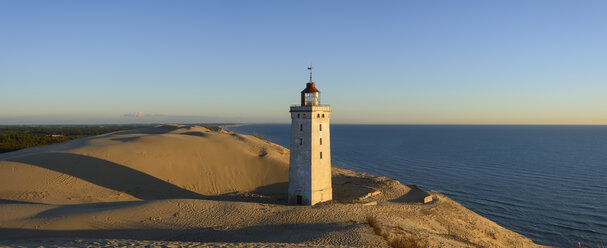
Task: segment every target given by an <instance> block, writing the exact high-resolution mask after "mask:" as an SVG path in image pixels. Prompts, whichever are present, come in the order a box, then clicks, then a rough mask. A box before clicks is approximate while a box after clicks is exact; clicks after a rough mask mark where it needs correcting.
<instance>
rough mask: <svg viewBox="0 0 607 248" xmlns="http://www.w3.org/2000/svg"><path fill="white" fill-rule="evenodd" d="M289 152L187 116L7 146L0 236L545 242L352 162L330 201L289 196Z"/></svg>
mask: <svg viewBox="0 0 607 248" xmlns="http://www.w3.org/2000/svg"><path fill="white" fill-rule="evenodd" d="M288 156H289V153H288V150H287V149H285V148H283V147H281V146H278V145H275V144H272V143H270V142H267V141H264V140H262V139H259V138H256V137H252V136H248V135H240V134H235V133H231V132H225V131H222V130H212V129H209V128H205V127H198V126H180V125H164V126H159V127H155V128H149V129H140V130H132V131H123V132H116V133H111V134H106V135H101V136H96V137H91V138H85V139H79V140H74V141H71V142H67V143H63V144H57V145H52V146H44V147H37V148H31V149H25V150H21V151H17V152H11V153H6V154H2V155H0V213H1V214H0V246H26V247H28V246H38V245H43V246H49V247H60V246H87V245H92V246H98V245H120V246H125V245H139V246H146V245H166V246H168V245H171V246H191V247H195V246H208V247H241V246H257V247H288V246H293V245H304V246H372V247H386V246H399V245H401V246H402V245H403V244H404V245H407V244H409V245H411V244H417V245H420V246H427V247H537V245H536V244H534V243H533V242H532V241H531V240H529V239H528V238H525V237H524V236H522V235H520V234H517V233H515V232H512V231H509V230H507V229H505V228H503V227H500V226H499V225H497V224H495V223H494V222H492V221H490V220H488V219H486V218H483V217H481V216H479V215H477V214H476V213H474V212H472V211H470V210H468V209H466V208H465V207H463V206H461V205H460V204H458V203H456V202H454V201H452V200H451V199H449V198H448V197H446V196H444V195H442V194H438V193H433V192H425V191H423V190H421V189H419V188H418V187H416V186H414V185H411V186H405V185H402V184H401V183H400V182H398V181H396V180H394V179H390V178H386V177H376V176H373V175H368V174H364V173H359V172H355V171H351V170H344V169H339V168H333V169H332V177H333V192H334V197H333V199H334V200H333V201H331V202H327V203H323V204H319V205H315V206H290V205H287V204H286V200H285V198H286V186H287V178H288ZM424 202H426V203H424ZM146 240H148V241H146ZM149 240H151V241H149ZM405 247H406V246H405Z"/></svg>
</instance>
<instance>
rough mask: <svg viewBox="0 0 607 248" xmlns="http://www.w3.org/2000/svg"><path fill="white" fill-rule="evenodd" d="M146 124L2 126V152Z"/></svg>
mask: <svg viewBox="0 0 607 248" xmlns="http://www.w3.org/2000/svg"><path fill="white" fill-rule="evenodd" d="M145 126H149V125H110V126H4V127H2V126H0V153H4V152H10V151H16V150H19V149H24V148H28V147H34V146H41V145H50V144H56V143H61V142H65V141H69V140H73V139H78V138H83V137H88V136H94V135H100V134H104V133H111V132H115V131H121V130H128V129H134V128H141V127H145Z"/></svg>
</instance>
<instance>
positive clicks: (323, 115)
mask: <svg viewBox="0 0 607 248" xmlns="http://www.w3.org/2000/svg"><path fill="white" fill-rule="evenodd" d="M298 117H299V116H298ZM322 118H325V114H322Z"/></svg>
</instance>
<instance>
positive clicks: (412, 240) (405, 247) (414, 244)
mask: <svg viewBox="0 0 607 248" xmlns="http://www.w3.org/2000/svg"><path fill="white" fill-rule="evenodd" d="M367 223H369V226H371V227H372V228H373V232H374V233H375V234H377V235H379V236H381V237H383V238H384V239H385V240H386V241H388V243H389V244H390V246H391V247H394V248H421V247H425V246H426V245H425V242H423V241H422V240H420V239H418V238H416V237H414V236H412V235H409V234H408V235H404V236H397V237H390V233H389V232H388V231H386V230H384V229H383V228H382V227H381V226H380V225H379V223H378V222H377V218H375V217H374V216H367Z"/></svg>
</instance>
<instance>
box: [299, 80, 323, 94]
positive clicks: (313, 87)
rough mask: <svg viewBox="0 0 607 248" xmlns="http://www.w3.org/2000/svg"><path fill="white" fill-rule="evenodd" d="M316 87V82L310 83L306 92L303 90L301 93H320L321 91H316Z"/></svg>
mask: <svg viewBox="0 0 607 248" xmlns="http://www.w3.org/2000/svg"><path fill="white" fill-rule="evenodd" d="M315 86H316V85H315V84H314V82H308V83H306V88H305V89H304V90H302V91H301V93H314V92H320V90H318V89H316V87H315Z"/></svg>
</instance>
